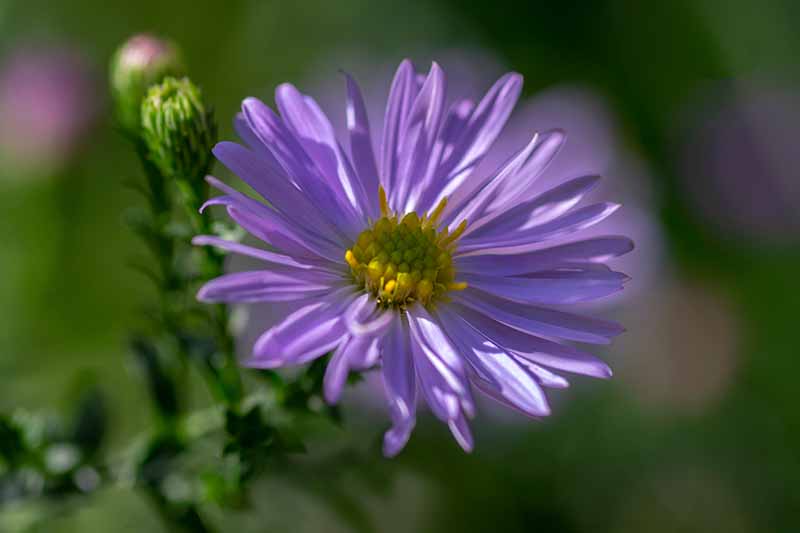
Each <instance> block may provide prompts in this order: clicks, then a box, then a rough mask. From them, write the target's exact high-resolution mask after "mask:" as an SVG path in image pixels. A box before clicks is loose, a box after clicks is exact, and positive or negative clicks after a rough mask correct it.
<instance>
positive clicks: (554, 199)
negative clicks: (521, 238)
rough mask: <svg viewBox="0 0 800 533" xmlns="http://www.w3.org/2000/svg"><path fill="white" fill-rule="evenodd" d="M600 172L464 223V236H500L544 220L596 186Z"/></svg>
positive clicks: (568, 207) (561, 210)
mask: <svg viewBox="0 0 800 533" xmlns="http://www.w3.org/2000/svg"><path fill="white" fill-rule="evenodd" d="M599 182H600V176H584V177H581V178H576V179H573V180H569V181H567V182H565V183H562V184H561V185H558V186H556V187H554V188H552V189H550V190H548V191H546V192H544V193H542V194H540V195H538V196H536V197H535V198H533V199H532V200H528V201H527V202H522V203H520V204H518V205H515V206H514V207H512V208H511V209H509V210H507V211H500V212H498V211H495V212H493V213H491V214H489V215H487V216H485V217H483V218H482V219H480V220H477V221H475V222H474V223H473V224H471V225H469V226H467V230H466V231H465V232H464V236H463V238H466V237H467V236H468V235H469V236H471V237H472V238H481V237H484V238H485V237H486V236H489V237H491V236H495V237H496V236H503V235H507V234H509V233H510V232H513V231H515V230H519V229H522V228H526V227H530V226H532V225H539V224H544V223H545V222H549V221H551V220H553V219H554V218H557V217H559V216H561V215H563V214H564V213H566V212H567V211H569V210H570V209H572V208H573V207H575V206H576V205H577V204H578V202H580V201H581V199H582V198H583V197H584V196H585V195H586V193H588V192H589V191H591V190H592V189H593V188H595V187H596V186H597V184H598V183H599Z"/></svg>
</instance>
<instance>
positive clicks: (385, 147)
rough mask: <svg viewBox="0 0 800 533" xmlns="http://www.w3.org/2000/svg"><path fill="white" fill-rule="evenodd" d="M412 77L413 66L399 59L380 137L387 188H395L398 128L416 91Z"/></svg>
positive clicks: (388, 189) (400, 128)
mask: <svg viewBox="0 0 800 533" xmlns="http://www.w3.org/2000/svg"><path fill="white" fill-rule="evenodd" d="M415 77H416V72H415V71H414V65H413V64H412V63H411V61H410V60H408V59H405V60H403V61H402V62H401V63H400V66H398V67H397V72H396V73H395V75H394V80H392V87H391V89H390V90H389V98H388V99H387V101H386V116H385V118H384V121H383V137H382V140H381V178H382V180H383V185H384V187H385V188H386V190H387V191H392V190H394V189H395V188H396V182H397V173H398V170H399V158H400V152H399V149H400V146H401V144H402V131H403V128H404V127H405V122H406V119H407V116H408V113H409V111H410V110H411V104H412V103H413V102H414V99H415V98H416V96H417V92H418V88H417V85H416V81H415Z"/></svg>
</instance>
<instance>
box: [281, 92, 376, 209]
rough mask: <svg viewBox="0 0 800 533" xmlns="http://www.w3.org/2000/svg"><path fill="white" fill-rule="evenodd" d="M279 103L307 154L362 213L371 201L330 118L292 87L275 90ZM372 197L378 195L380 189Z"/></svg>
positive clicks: (320, 172)
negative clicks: (344, 152) (344, 150)
mask: <svg viewBox="0 0 800 533" xmlns="http://www.w3.org/2000/svg"><path fill="white" fill-rule="evenodd" d="M275 102H276V103H277V104H278V109H279V110H280V112H281V116H282V117H283V119H284V121H285V122H286V124H287V126H288V127H289V128H291V129H292V131H293V133H294V134H295V136H296V137H297V140H298V141H299V143H300V145H301V146H302V147H303V149H304V150H305V152H306V154H308V156H309V157H310V158H311V160H312V161H313V162H314V164H315V165H316V167H317V169H318V170H319V174H320V176H322V177H323V178H324V179H325V181H326V182H327V183H328V185H329V186H330V187H331V189H332V190H334V191H335V192H336V195H337V197H338V198H345V199H346V201H347V202H348V203H349V206H350V207H351V208H353V209H354V210H355V211H356V212H359V213H360V212H362V208H363V206H366V205H367V204H366V202H367V198H366V193H365V191H364V188H363V187H362V185H361V181H360V180H359V179H358V177H357V176H356V175H355V174H354V172H353V170H352V168H351V166H350V163H349V161H348V160H347V159H346V157H345V156H344V154H343V153H342V151H341V149H340V147H339V143H338V142H337V140H336V135H335V133H334V130H333V126H331V123H330V121H329V120H328V117H326V116H325V113H324V112H323V111H322V110H321V109H320V108H319V105H317V103H316V102H315V101H314V99H313V98H311V97H310V96H307V95H304V94H301V93H300V91H298V90H297V88H295V86H294V85H292V84H290V83H283V84H281V85H279V86H278V88H277V89H276V90H275ZM372 194H373V195H374V194H377V187H376V188H375V191H372ZM364 218H366V217H364Z"/></svg>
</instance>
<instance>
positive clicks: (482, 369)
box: [439, 306, 550, 417]
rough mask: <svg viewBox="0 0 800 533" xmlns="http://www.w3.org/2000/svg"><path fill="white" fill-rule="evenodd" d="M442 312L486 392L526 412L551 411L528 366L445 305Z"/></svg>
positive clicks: (449, 329) (533, 413)
mask: <svg viewBox="0 0 800 533" xmlns="http://www.w3.org/2000/svg"><path fill="white" fill-rule="evenodd" d="M439 315H440V316H441V318H442V324H444V326H445V328H446V329H447V332H448V334H449V335H450V338H451V339H453V341H454V342H455V343H456V344H457V345H458V347H459V349H460V351H461V354H462V355H463V356H464V357H466V358H467V360H468V361H469V362H470V364H471V365H472V366H473V368H474V369H475V373H476V374H477V376H476V377H475V378H473V382H475V381H476V380H479V381H480V382H481V383H480V386H481V389H482V390H483V391H484V392H486V393H487V394H489V395H490V396H492V397H493V398H498V399H500V401H503V403H506V404H511V405H513V406H514V407H515V408H517V409H518V410H520V411H522V412H523V413H525V414H527V415H530V416H534V417H538V416H547V415H549V414H550V407H549V406H548V405H547V398H546V397H545V395H544V392H543V391H542V389H541V387H540V386H539V383H538V382H537V380H536V379H535V378H534V376H533V375H532V374H531V373H530V372H529V370H528V369H527V368H526V367H525V366H523V365H521V364H520V363H519V362H518V361H517V360H516V359H515V358H514V357H512V356H511V355H509V354H508V353H506V352H505V351H504V350H502V349H500V348H498V347H497V345H496V344H494V343H492V342H491V341H489V340H488V339H487V338H486V337H485V336H484V335H482V334H481V333H479V332H478V331H476V330H474V329H473V328H472V327H470V326H468V325H467V324H466V323H465V322H464V321H463V320H462V319H460V318H459V317H458V316H456V315H455V314H454V313H453V312H452V311H450V310H448V309H447V308H446V306H443V307H442V308H441V309H440V310H439Z"/></svg>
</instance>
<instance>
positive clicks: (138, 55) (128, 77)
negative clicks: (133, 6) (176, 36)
mask: <svg viewBox="0 0 800 533" xmlns="http://www.w3.org/2000/svg"><path fill="white" fill-rule="evenodd" d="M185 73H186V69H185V68H184V66H183V60H182V58H181V53H180V50H179V49H178V48H177V47H176V46H175V45H174V44H173V43H171V42H169V41H164V40H162V39H158V38H156V37H154V36H152V35H147V34H141V35H136V36H134V37H131V38H130V39H128V41H127V42H125V44H123V45H122V46H121V47H120V48H119V50H117V52H116V53H115V54H114V58H113V60H112V61H111V93H112V96H113V98H114V105H115V108H116V115H117V120H118V121H119V124H120V126H122V128H123V129H124V130H125V131H126V132H128V133H129V134H131V135H134V136H136V135H138V134H139V126H140V124H141V119H140V117H139V113H140V110H141V104H142V98H144V96H145V94H147V90H148V89H149V88H150V87H151V86H152V85H155V84H157V83H160V82H161V80H163V79H164V78H165V77H167V76H183V75H184V74H185Z"/></svg>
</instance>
